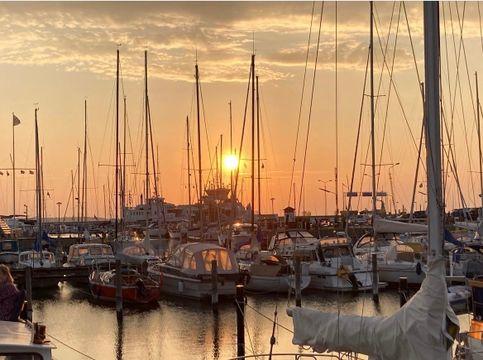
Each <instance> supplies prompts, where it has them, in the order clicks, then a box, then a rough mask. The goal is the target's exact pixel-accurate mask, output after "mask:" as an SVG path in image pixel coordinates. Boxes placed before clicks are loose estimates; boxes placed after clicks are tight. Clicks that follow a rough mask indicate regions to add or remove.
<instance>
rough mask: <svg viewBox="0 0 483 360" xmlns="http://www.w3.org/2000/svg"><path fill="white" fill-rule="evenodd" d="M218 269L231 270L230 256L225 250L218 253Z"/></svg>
mask: <svg viewBox="0 0 483 360" xmlns="http://www.w3.org/2000/svg"><path fill="white" fill-rule="evenodd" d="M218 268H220V269H221V270H225V271H230V270H233V265H232V263H231V258H230V254H229V253H228V251H226V250H219V251H218Z"/></svg>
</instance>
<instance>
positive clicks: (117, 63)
mask: <svg viewBox="0 0 483 360" xmlns="http://www.w3.org/2000/svg"><path fill="white" fill-rule="evenodd" d="M118 144H119V49H117V50H116V166H115V167H116V169H115V172H114V174H115V184H116V185H115V187H116V189H115V192H114V197H115V210H114V217H115V219H114V238H115V239H116V241H117V231H118V229H117V227H118V209H119V199H118V194H119V146H118Z"/></svg>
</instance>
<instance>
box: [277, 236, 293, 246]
mask: <svg viewBox="0 0 483 360" xmlns="http://www.w3.org/2000/svg"><path fill="white" fill-rule="evenodd" d="M278 246H280V247H286V246H293V242H292V239H289V238H286V239H283V240H280V241H279V242H278Z"/></svg>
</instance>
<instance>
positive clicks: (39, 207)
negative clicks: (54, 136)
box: [35, 108, 42, 244]
mask: <svg viewBox="0 0 483 360" xmlns="http://www.w3.org/2000/svg"><path fill="white" fill-rule="evenodd" d="M38 110H39V109H38V108H35V175H36V176H35V177H36V179H35V183H36V185H35V192H36V195H37V196H36V203H37V204H36V205H37V211H36V212H37V229H38V230H37V240H36V241H37V244H40V241H41V239H42V193H41V186H42V180H41V163H40V154H39V127H38V123H37V112H38Z"/></svg>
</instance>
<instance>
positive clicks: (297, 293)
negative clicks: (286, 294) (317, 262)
mask: <svg viewBox="0 0 483 360" xmlns="http://www.w3.org/2000/svg"><path fill="white" fill-rule="evenodd" d="M294 267H295V306H298V307H301V306H302V289H301V276H302V275H301V273H302V269H301V264H300V257H299V256H295V264H294Z"/></svg>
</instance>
